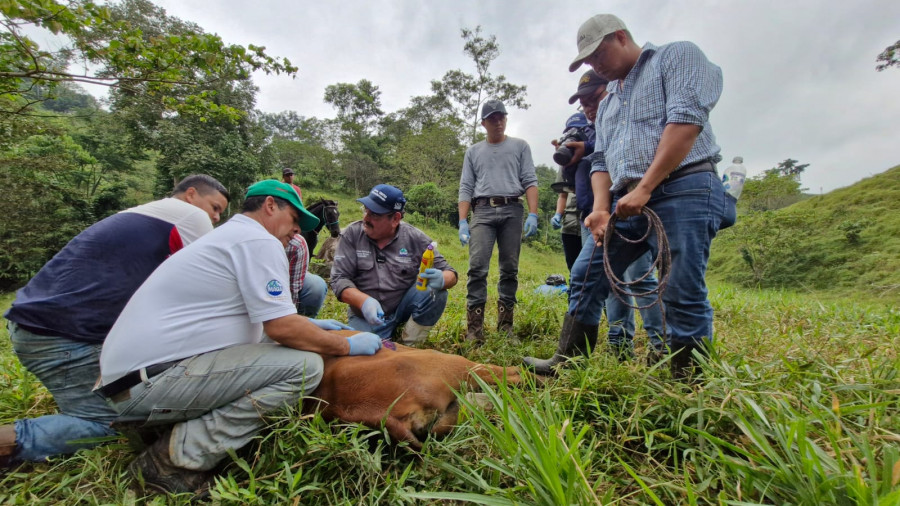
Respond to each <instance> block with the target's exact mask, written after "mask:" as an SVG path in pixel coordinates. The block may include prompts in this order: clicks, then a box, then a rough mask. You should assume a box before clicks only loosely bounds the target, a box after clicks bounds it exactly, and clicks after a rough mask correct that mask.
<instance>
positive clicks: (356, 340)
mask: <svg viewBox="0 0 900 506" xmlns="http://www.w3.org/2000/svg"><path fill="white" fill-rule="evenodd" d="M347 342H348V343H350V353H348V354H347V355H374V354H375V352H376V351H378V349H379V348H381V338H380V337H378V336H377V335H375V334H373V333H371V332H361V333H359V334H354V335H352V336H350V337H348V338H347Z"/></svg>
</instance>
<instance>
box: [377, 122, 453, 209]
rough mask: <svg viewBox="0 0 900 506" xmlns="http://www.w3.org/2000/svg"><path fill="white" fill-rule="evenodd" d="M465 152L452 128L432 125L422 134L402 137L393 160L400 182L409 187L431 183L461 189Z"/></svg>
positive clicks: (412, 133) (441, 186)
mask: <svg viewBox="0 0 900 506" xmlns="http://www.w3.org/2000/svg"><path fill="white" fill-rule="evenodd" d="M465 153H466V148H465V147H464V146H463V145H461V144H460V143H459V139H458V138H457V136H456V132H455V131H454V130H453V129H452V128H450V127H447V126H442V125H429V126H426V127H425V128H423V129H422V131H421V133H414V132H410V133H408V134H407V135H404V136H403V137H401V138H400V141H399V143H398V145H397V148H396V150H395V151H394V154H393V157H392V158H393V165H395V166H396V168H397V174H396V175H397V177H398V179H399V181H398V183H399V184H401V185H405V186H407V187H409V186H415V185H421V184H425V183H428V182H432V183H435V184H436V185H437V186H438V187H439V188H445V189H453V188H458V183H459V176H460V173H461V172H462V164H463V157H464V156H465ZM454 198H455V196H454Z"/></svg>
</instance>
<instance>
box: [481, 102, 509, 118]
mask: <svg viewBox="0 0 900 506" xmlns="http://www.w3.org/2000/svg"><path fill="white" fill-rule="evenodd" d="M495 112H502V113H503V114H504V115H506V107H504V106H503V102H501V101H499V100H497V99H495V98H492V99H490V100H488V101H487V102H485V103H484V105H483V106H481V120H482V121H484V120H486V119H487V117H488V116H490V115H491V114H494V113H495Z"/></svg>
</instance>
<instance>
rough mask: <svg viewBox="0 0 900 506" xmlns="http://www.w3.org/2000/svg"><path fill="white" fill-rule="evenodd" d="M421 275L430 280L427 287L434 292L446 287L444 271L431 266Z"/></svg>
mask: <svg viewBox="0 0 900 506" xmlns="http://www.w3.org/2000/svg"><path fill="white" fill-rule="evenodd" d="M419 276H420V277H422V278H424V279H427V280H428V284H427V285H425V288H426V289H428V290H431V291H433V292H437V291H439V290H443V289H444V271H442V270H440V269H435V268H433V267H430V268H428V269H425V270H424V271H423V272H422V274H419Z"/></svg>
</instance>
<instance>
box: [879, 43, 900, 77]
mask: <svg viewBox="0 0 900 506" xmlns="http://www.w3.org/2000/svg"><path fill="white" fill-rule="evenodd" d="M898 54H900V40H898V41H897V42H894V43H893V44H891V45H890V46H888V47H886V48H884V51H882V52H881V54H879V55H878V58H876V59H875V61H876V62H880V63H879V64H878V65H876V66H875V70H877V71H878V72H881V71H882V70H884V69H886V68H890V67H900V56H897V55H898Z"/></svg>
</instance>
